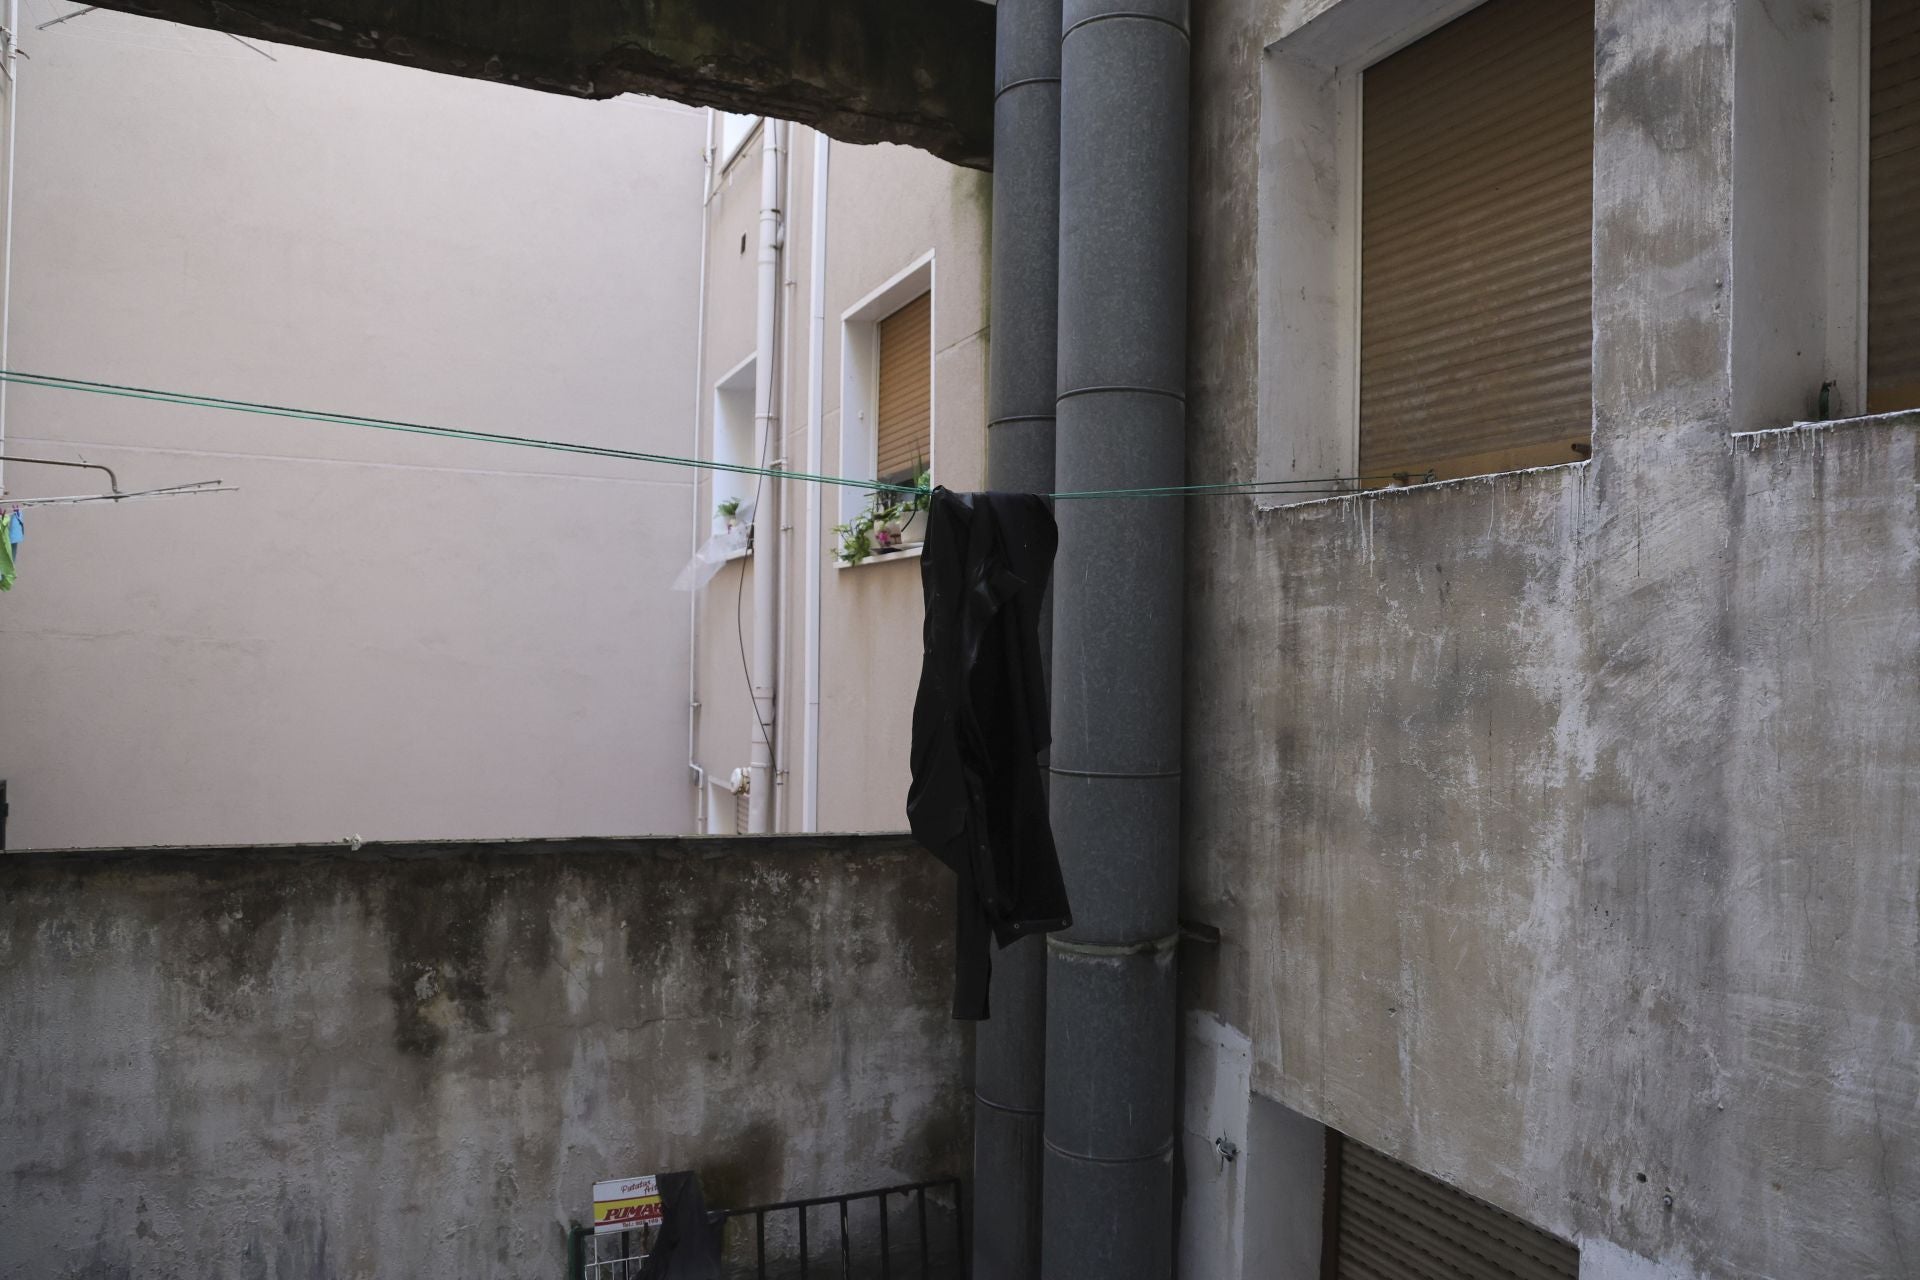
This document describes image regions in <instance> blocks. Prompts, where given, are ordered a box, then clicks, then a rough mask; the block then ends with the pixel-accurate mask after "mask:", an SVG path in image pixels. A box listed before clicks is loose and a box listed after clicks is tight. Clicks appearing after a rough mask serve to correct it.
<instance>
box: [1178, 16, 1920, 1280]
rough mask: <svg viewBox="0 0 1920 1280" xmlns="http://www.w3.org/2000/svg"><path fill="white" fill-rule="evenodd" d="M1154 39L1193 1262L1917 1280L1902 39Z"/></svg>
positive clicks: (1811, 27)
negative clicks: (1363, 483)
mask: <svg viewBox="0 0 1920 1280" xmlns="http://www.w3.org/2000/svg"><path fill="white" fill-rule="evenodd" d="M1190 16H1191V33H1192V38H1193V55H1192V57H1193V63H1192V69H1193V75H1192V84H1193V99H1192V106H1193V131H1192V140H1193V154H1192V169H1191V181H1192V198H1191V201H1190V206H1189V207H1190V209H1191V211H1192V219H1193V221H1192V226H1191V244H1192V254H1191V259H1190V269H1191V276H1190V288H1189V295H1188V296H1189V316H1190V320H1191V325H1192V338H1191V346H1190V357H1189V377H1188V396H1189V402H1188V403H1189V408H1190V412H1189V425H1188V449H1187V455H1188V470H1189V476H1190V478H1191V479H1192V480H1193V481H1195V482H1214V481H1224V480H1231V479H1239V478H1248V477H1253V476H1259V477H1261V478H1288V477H1299V478H1312V477H1322V476H1336V475H1337V476H1348V475H1353V474H1354V473H1355V472H1363V473H1364V472H1368V471H1374V472H1377V473H1385V474H1384V475H1381V476H1380V478H1379V479H1377V480H1375V479H1369V480H1368V481H1367V483H1370V484H1372V483H1384V484H1386V485H1388V486H1389V487H1388V488H1386V489H1385V490H1384V491H1374V492H1369V493H1366V494H1364V495H1360V496H1351V497H1335V498H1328V499H1323V500H1317V501H1304V502H1298V503H1294V504H1291V505H1281V504H1278V503H1276V501H1275V500H1274V499H1272V498H1263V499H1258V500H1254V499H1246V498H1233V499H1208V500H1205V501H1198V500H1196V501H1194V502H1192V503H1191V504H1190V507H1189V517H1188V522H1187V529H1188V535H1189V548H1188V553H1187V560H1186V565H1187V582H1188V588H1187V610H1188V611H1187V627H1186V637H1187V638H1186V643H1187V658H1186V680H1187V688H1188V697H1189V701H1188V705H1187V711H1186V725H1187V738H1186V787H1185V836H1184V840H1183V848H1182V875H1183V880H1182V893H1183V911H1184V913H1185V914H1186V915H1187V916H1189V917H1190V918H1192V919H1194V920H1195V921H1199V922H1204V923H1209V924H1212V925H1215V926H1217V927H1218V928H1219V930H1220V941H1219V943H1218V944H1217V946H1208V945H1187V946H1184V947H1183V948H1182V956H1181V963H1182V969H1183V1017H1184V1019H1185V1022H1184V1037H1185V1050H1184V1053H1185V1063H1186V1067H1185V1072H1184V1079H1185V1090H1186V1096H1185V1113H1184V1120H1183V1122H1182V1125H1181V1128H1182V1139H1181V1150H1182V1152H1183V1168H1184V1170H1185V1174H1184V1179H1185V1188H1184V1202H1183V1205H1184V1207H1183V1210H1182V1212H1181V1214H1180V1217H1179V1222H1180V1227H1179V1230H1180V1256H1181V1259H1182V1262H1181V1266H1182V1273H1183V1274H1187V1275H1194V1276H1201V1275H1204V1276H1248V1277H1252V1276H1262V1277H1288V1278H1296V1277H1313V1276H1319V1275H1321V1274H1323V1272H1322V1270H1321V1268H1322V1266H1323V1265H1325V1266H1326V1267H1328V1268H1329V1270H1327V1271H1326V1272H1325V1273H1324V1274H1329V1275H1341V1276H1346V1275H1362V1274H1377V1273H1378V1272H1377V1271H1374V1270H1369V1269H1368V1268H1369V1267H1374V1268H1378V1267H1380V1266H1382V1265H1383V1263H1382V1261H1381V1258H1382V1256H1383V1255H1384V1256H1386V1257H1389V1258H1391V1257H1393V1256H1396V1255H1398V1254H1402V1253H1404V1252H1405V1251H1407V1250H1414V1251H1415V1252H1416V1253H1418V1252H1419V1251H1421V1250H1428V1251H1438V1252H1441V1253H1445V1252H1446V1251H1447V1250H1451V1249H1456V1248H1462V1249H1468V1250H1469V1251H1471V1250H1472V1249H1474V1248H1477V1247H1478V1243H1484V1242H1485V1241H1487V1240H1488V1239H1489V1238H1491V1237H1492V1236H1494V1235H1498V1234H1500V1233H1502V1232H1505V1231H1508V1230H1509V1229H1512V1230H1514V1231H1518V1230H1519V1228H1518V1227H1517V1226H1515V1224H1514V1223H1513V1222H1512V1220H1511V1219H1510V1218H1507V1217H1503V1216H1500V1214H1502V1213H1503V1214H1505V1215H1512V1217H1513V1218H1517V1219H1520V1220H1523V1221H1524V1222H1525V1223H1527V1224H1531V1226H1532V1227H1535V1228H1539V1229H1542V1230H1544V1231H1545V1232H1546V1233H1549V1234H1550V1235H1551V1236H1552V1237H1555V1238H1557V1240H1558V1241H1560V1242H1561V1245H1560V1246H1556V1247H1555V1248H1553V1249H1549V1250H1546V1251H1544V1252H1541V1253H1539V1254H1538V1256H1537V1259H1536V1267H1535V1269H1533V1270H1527V1271H1526V1272H1525V1273H1526V1274H1542V1275H1549V1274H1572V1273H1574V1271H1577V1274H1578V1275H1580V1276H1581V1277H1586V1278H1589V1280H1615V1278H1619V1277H1633V1278H1636V1280H1638V1278H1641V1277H1662V1278H1665V1277H1696V1276H1699V1277H1708V1276H1710V1277H1716V1278H1721V1277H1726V1278H1731V1277H1736V1276H1739V1277H1745V1276H1762V1275H1764V1276H1780V1277H1786V1276H1796V1277H1798V1276H1841V1275H1845V1276H1885V1277H1892V1276H1906V1275H1912V1274H1914V1268H1915V1267H1916V1265H1920V1263H1916V1259H1920V1252H1916V1242H1920V1225H1916V1224H1917V1223H1920V1219H1917V1218H1916V1215H1915V1209H1914V1206H1915V1205H1916V1204H1920V1074H1916V1072H1920V1065H1917V1064H1920V1057H1917V1056H1916V1054H1915V1053H1914V1046H1915V1041H1916V1035H1920V968H1916V965H1920V945H1917V944H1920V932H1917V931H1920V896H1917V895H1920V871H1917V870H1916V868H1917V867H1920V863H1916V853H1915V851H1916V849H1920V826H1916V819H1915V816H1914V815H1915V814H1916V813H1920V806H1917V803H1916V802H1920V792H1916V786H1920V782H1917V781H1916V780H1917V779H1920V734H1916V732H1915V725H1916V723H1917V722H1920V721H1917V719H1916V717H1920V663H1917V662H1916V652H1917V649H1920V510H1917V509H1916V506H1915V502H1914V494H1915V483H1916V481H1920V471H1917V470H1916V462H1917V458H1916V440H1917V438H1920V436H1917V432H1916V427H1917V425H1920V414H1916V413H1914V412H1913V410H1914V409H1915V408H1916V406H1920V397H1916V396H1915V395H1914V394H1913V387H1912V368H1913V359H1914V353H1915V351H1916V350H1920V347H1916V345H1915V344H1914V343H1913V342H1912V341H1911V337H1910V335H1911V333H1912V328H1911V326H1912V323H1913V316H1914V312H1913V309H1912V299H1913V286H1914V280H1915V276H1914V275H1913V272H1912V263H1913V261H1914V255H1915V253H1916V250H1917V249H1920V223H1917V222H1916V215H1915V213H1914V209H1915V208H1916V206H1915V204H1914V202H1913V201H1912V199H1911V194H1910V193H1911V191H1912V189H1913V188H1912V182H1913V175H1914V173H1915V167H1914V166H1915V163H1916V160H1917V159H1920V156H1917V155H1916V153H1915V152H1914V150H1913V146H1914V141H1913V139H1914V136H1915V135H1914V133H1913V120H1914V118H1913V114H1912V111H1913V109H1912V106H1911V103H1912V102H1913V101H1914V96H1913V89H1912V86H1913V84H1914V77H1915V73H1916V71H1917V70H1920V64H1916V61H1915V50H1916V44H1915V39H1916V35H1917V34H1920V24H1916V9H1915V6H1913V5H1912V4H1910V3H1902V2H1900V0H1874V2H1873V3H1872V4H1871V6H1869V5H1866V4H1862V3H1858V0H1815V2H1811V3H1799V4H1776V3H1766V2H1764V0H1598V2H1597V3H1592V2H1591V0H1553V3H1545V2H1544V0H1543V2H1540V3H1536V2H1535V0H1524V2H1515V0H1488V3H1486V4H1485V5H1473V4H1467V3H1451V2H1449V0H1437V2H1434V3H1410V2H1407V0H1204V2H1201V3H1196V4H1194V5H1193V7H1192V11H1191V15H1190ZM1868 414H1881V415H1882V416H1863V415H1868ZM1514 466H1523V467H1530V468H1531V469H1523V470H1513V469H1510V468H1512V467H1514ZM1429 471H1431V472H1433V473H1435V474H1437V475H1438V476H1440V477H1442V478H1443V480H1444V478H1445V477H1448V476H1452V477H1460V478H1457V479H1451V480H1444V482H1442V483H1435V484H1425V485H1414V486H1413V487H1406V488H1402V487H1394V480H1393V473H1395V472H1399V473H1402V474H1403V481H1402V483H1404V482H1405V480H1417V479H1419V478H1421V477H1422V476H1424V475H1425V474H1427V473H1428V472H1429ZM1406 473H1411V474H1410V475H1407V474H1406ZM1483 473H1490V474H1483ZM1330 1135H1331V1136H1332V1137H1333V1138H1335V1139H1337V1138H1339V1137H1340V1136H1341V1135H1343V1136H1344V1145H1341V1144H1340V1143H1339V1142H1338V1141H1334V1142H1332V1144H1331V1145H1330ZM1221 1140H1224V1141H1225V1142H1226V1143H1227V1144H1229V1145H1231V1146H1232V1147H1233V1148H1234V1149H1235V1152H1236V1158H1234V1159H1231V1160H1229V1159H1226V1158H1224V1157H1223V1154H1222V1150H1223V1149H1222V1147H1221V1146H1219V1145H1218V1142H1219V1141H1221ZM1356 1148H1357V1149H1358V1151H1356ZM1342 1152H1344V1153H1345V1154H1340V1153H1342ZM1369 1153H1378V1154H1379V1155H1384V1156H1385V1157H1390V1158H1391V1159H1392V1160H1393V1161H1397V1162H1400V1166H1405V1167H1410V1170H1411V1171H1417V1172H1410V1171H1405V1170H1403V1171H1401V1172H1384V1173H1383V1172H1382V1171H1383V1170H1389V1171H1390V1170H1393V1169H1395V1168H1396V1167H1397V1166H1394V1165H1392V1164H1383V1163H1382V1162H1381V1161H1379V1160H1378V1159H1377V1158H1376V1155H1374V1154H1369ZM1369 1162H1371V1163H1369ZM1329 1168H1331V1169H1333V1170H1335V1171H1336V1175H1337V1174H1344V1175H1345V1181H1346V1187H1345V1190H1344V1191H1343V1190H1341V1187H1340V1183H1341V1177H1339V1176H1336V1175H1328V1174H1326V1172H1325V1171H1326V1170H1327V1169H1329ZM1421 1174H1427V1175H1433V1176H1435V1177H1437V1178H1439V1179H1441V1180H1443V1181H1444V1182H1445V1183H1446V1184H1449V1185H1450V1186H1452V1187H1453V1188H1455V1189H1457V1190H1458V1191H1460V1192H1464V1193H1467V1194H1469V1195H1471V1196H1472V1197H1475V1198H1476V1203H1478V1204H1479V1205H1480V1206H1481V1207H1480V1208H1479V1209H1476V1208H1473V1207H1472V1206H1471V1204H1470V1203H1469V1202H1465V1201H1460V1200H1457V1199H1448V1198H1445V1197H1444V1196H1443V1197H1442V1198H1441V1199H1440V1200H1438V1201H1433V1200H1431V1199H1429V1200H1428V1201H1425V1202H1423V1201H1422V1200H1421V1196H1422V1195H1425V1194H1427V1193H1426V1192H1420V1191H1418V1190H1417V1189H1418V1188H1420V1187H1424V1186H1426V1185H1427V1184H1424V1183H1421V1182H1420V1181H1419V1175H1421ZM1394 1178H1398V1179H1399V1180H1400V1181H1399V1182H1398V1183H1393V1182H1392V1179H1394ZM1395 1186H1397V1187H1398V1188H1399V1189H1398V1190H1394V1187H1395ZM1383 1188H1385V1190H1383ZM1410 1188H1412V1189H1410ZM1429 1190H1431V1189H1430V1188H1429ZM1383 1205H1384V1206H1385V1208H1384V1209H1383V1208H1382V1207H1381V1206H1383ZM1487 1206H1492V1209H1493V1210H1495V1211H1498V1212H1483V1211H1485V1210H1486V1209H1487ZM1436 1214H1438V1215H1439V1216H1438V1217H1436ZM1476 1214H1478V1215H1480V1216H1479V1217H1478V1218H1476ZM1448 1215H1452V1216H1453V1217H1454V1218H1456V1219H1459V1220H1461V1221H1466V1222H1468V1224H1469V1225H1467V1226H1465V1227H1457V1225H1456V1227H1443V1228H1442V1229H1441V1230H1439V1231H1438V1232H1435V1231H1431V1230H1429V1229H1428V1227H1425V1226H1422V1225H1421V1222H1422V1220H1423V1218H1424V1220H1425V1221H1426V1222H1427V1223H1428V1224H1429V1225H1430V1224H1431V1223H1432V1222H1434V1221H1443V1220H1444V1219H1445V1218H1446V1217H1447V1216H1448ZM1473 1222H1478V1223H1479V1224H1480V1225H1479V1226H1473V1225H1472V1223H1473ZM1488 1224H1492V1225H1488ZM1323 1227H1324V1228H1325V1231H1324V1232H1323ZM1476 1242H1478V1243H1476ZM1569 1247H1570V1248H1571V1249H1572V1250H1574V1251H1576V1252H1577V1257H1574V1258H1572V1259H1569V1258H1568V1256H1567V1254H1566V1250H1567V1248H1569ZM1465 1265H1466V1266H1467V1267H1468V1270H1467V1271H1463V1272H1462V1274H1506V1273H1505V1272H1497V1271H1493V1270H1485V1271H1482V1270H1477V1269H1474V1268H1476V1267H1481V1266H1484V1263H1475V1262H1469V1263H1467V1264H1465ZM1568 1268H1572V1270H1569V1269H1568Z"/></svg>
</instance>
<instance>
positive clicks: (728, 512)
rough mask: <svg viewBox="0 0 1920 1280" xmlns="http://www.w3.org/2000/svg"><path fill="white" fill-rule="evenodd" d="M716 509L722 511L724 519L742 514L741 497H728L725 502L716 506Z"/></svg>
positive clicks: (721, 516)
mask: <svg viewBox="0 0 1920 1280" xmlns="http://www.w3.org/2000/svg"><path fill="white" fill-rule="evenodd" d="M714 510H715V511H717V512H719V513H720V518H721V519H722V520H731V519H733V518H734V517H735V516H737V515H739V514H740V499H738V498H728V499H727V500H726V501H725V502H722V503H721V504H720V505H719V506H717V507H715V508H714Z"/></svg>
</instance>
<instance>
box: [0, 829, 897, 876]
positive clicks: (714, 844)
mask: <svg viewBox="0 0 1920 1280" xmlns="http://www.w3.org/2000/svg"><path fill="white" fill-rule="evenodd" d="M917 852H921V849H920V846H919V845H917V844H915V843H914V841H913V837H912V836H909V835H907V834H906V833H905V832H898V833H894V832H885V833H880V834H871V835H834V834H822V835H777V836H633V837H626V836H620V837H607V836H579V837H572V838H565V839H545V838H540V839H526V840H369V841H366V842H364V843H362V844H361V845H360V846H359V847H358V848H355V847H354V846H353V845H351V844H349V843H348V842H346V841H344V840H343V841H339V842H335V843H329V844H258V845H247V844H229V845H149V846H139V847H134V848H124V849H8V850H5V851H4V852H0V880H5V879H6V878H8V876H9V875H10V874H12V873H18V872H27V871H35V870H46V869H54V868H57V869H59V870H63V871H83V870H85V869H86V868H88V867H127V866H139V865H146V866H155V867H171V866H205V865H207V864H210V863H219V862H234V863H254V862H277V863H290V862H291V863H314V862H342V863H355V862H357V863H383V862H414V861H473V862H488V861H491V862H500V861H510V860H520V859H530V860H531V859H538V860H548V859H554V858H560V857H567V858H657V859H661V860H663V861H675V862H681V861H698V860H705V859H712V858H771V857H780V858H800V857H810V856H813V855H817V854H824V853H839V854H847V855H854V854H884V853H917Z"/></svg>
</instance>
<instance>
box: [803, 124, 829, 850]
mask: <svg viewBox="0 0 1920 1280" xmlns="http://www.w3.org/2000/svg"><path fill="white" fill-rule="evenodd" d="M829 145H830V144H829V141H828V139H827V135H826V134H824V133H820V132H819V131H817V130H816V131H815V132H814V135H813V253H812V258H811V263H810V265H811V267H812V271H813V280H812V284H811V288H812V306H811V307H810V314H809V315H808V317H807V471H808V473H809V474H811V475H816V476H817V475H821V474H823V471H822V466H823V463H822V461H821V456H822V454H823V453H824V452H825V449H826V424H825V420H824V419H825V414H824V412H823V409H822V405H823V403H824V401H825V386H824V382H825V377H826V359H827V155H828V148H829ZM822 487H823V486H821V485H820V484H818V483H811V484H809V485H807V537H806V548H807V550H806V557H807V565H806V583H807V621H806V631H807V640H806V645H807V666H806V682H807V706H806V723H805V725H804V727H803V732H802V735H801V736H802V738H803V739H804V741H803V742H802V744H801V760H802V764H801V769H802V771H803V774H804V778H803V782H802V786H803V787H804V790H803V791H802V793H801V801H800V829H801V830H803V831H818V830H819V829H820V555H821V548H820V502H821V494H820V491H821V489H822Z"/></svg>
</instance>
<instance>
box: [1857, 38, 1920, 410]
mask: <svg viewBox="0 0 1920 1280" xmlns="http://www.w3.org/2000/svg"><path fill="white" fill-rule="evenodd" d="M1868 22H1869V24H1870V25H1869V28H1868V69H1867V76H1868V80H1867V93H1868V124H1867V412H1868V413H1889V412H1892V411H1893V410H1895V409H1913V408H1920V0H1873V4H1872V6H1871V7H1870V9H1869V10H1868Z"/></svg>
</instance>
